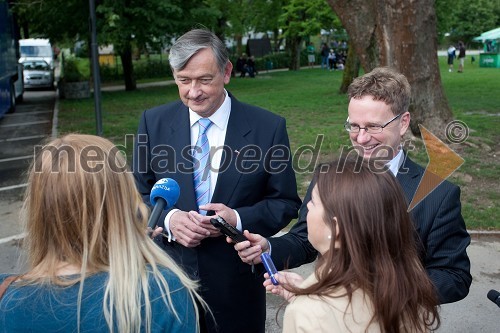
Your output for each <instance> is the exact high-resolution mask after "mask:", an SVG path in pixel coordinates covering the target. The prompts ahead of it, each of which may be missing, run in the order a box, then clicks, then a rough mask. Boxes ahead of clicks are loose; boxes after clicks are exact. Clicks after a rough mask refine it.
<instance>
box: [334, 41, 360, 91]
mask: <svg viewBox="0 0 500 333" xmlns="http://www.w3.org/2000/svg"><path fill="white" fill-rule="evenodd" d="M359 67H360V64H359V59H358V57H357V55H356V52H355V51H354V48H353V47H349V50H348V51H347V58H346V61H345V66H344V74H343V75H342V83H341V84H340V89H339V93H340V94H345V93H347V88H349V85H350V84H351V82H352V80H354V79H355V78H357V77H358V75H359Z"/></svg>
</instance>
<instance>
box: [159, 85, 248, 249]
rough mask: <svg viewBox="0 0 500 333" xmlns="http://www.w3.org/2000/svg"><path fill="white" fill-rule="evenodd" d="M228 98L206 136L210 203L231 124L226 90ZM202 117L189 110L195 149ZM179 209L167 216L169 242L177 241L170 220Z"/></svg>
mask: <svg viewBox="0 0 500 333" xmlns="http://www.w3.org/2000/svg"><path fill="white" fill-rule="evenodd" d="M224 92H225V94H226V97H225V98H224V102H222V105H221V106H220V107H219V108H218V109H217V111H215V112H214V114H213V115H211V116H210V117H208V119H210V120H211V121H212V123H213V125H212V126H210V128H209V129H208V130H207V132H206V135H207V138H208V142H209V144H210V192H209V197H208V202H211V201H212V196H213V194H214V189H215V185H216V184H217V177H218V175H219V167H220V162H221V158H222V152H223V149H222V148H223V146H224V142H225V140H226V131H227V124H228V122H229V115H230V114H231V98H230V97H229V95H228V93H227V91H226V90H224ZM200 118H201V117H200V116H199V115H198V114H197V113H196V112H194V111H193V110H191V109H189V125H190V128H191V131H190V133H191V147H193V148H194V147H195V145H196V141H197V139H198V132H199V126H198V120H199V119H200ZM178 210H179V209H172V210H171V211H170V212H168V214H167V216H165V229H166V232H167V234H168V241H169V242H170V241H171V240H174V241H175V237H174V236H173V235H172V234H171V232H170V218H171V217H172V215H173V214H174V213H175V212H177V211H178ZM233 211H234V212H235V213H236V219H237V222H236V228H237V229H238V230H240V231H241V230H242V225H241V219H240V215H239V214H238V212H237V211H236V210H233Z"/></svg>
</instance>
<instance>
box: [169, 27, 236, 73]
mask: <svg viewBox="0 0 500 333" xmlns="http://www.w3.org/2000/svg"><path fill="white" fill-rule="evenodd" d="M206 48H210V49H212V52H213V53H214V55H215V59H216V60H217V65H218V67H219V70H220V71H221V73H224V70H225V68H226V65H227V63H228V61H229V56H228V52H227V49H226V46H225V45H224V43H223V42H222V41H221V40H220V39H219V37H217V36H216V35H215V34H214V33H213V32H211V31H209V30H205V29H193V30H191V31H188V32H186V33H185V34H184V35H182V36H181V37H179V38H178V39H177V40H176V41H175V43H174V45H172V48H171V49H170V53H169V57H168V61H169V62H170V67H171V68H172V71H174V70H175V71H179V70H182V69H183V68H184V67H185V66H186V64H187V63H188V61H189V59H191V57H192V56H194V55H195V54H196V53H198V52H199V51H200V50H203V49H206Z"/></svg>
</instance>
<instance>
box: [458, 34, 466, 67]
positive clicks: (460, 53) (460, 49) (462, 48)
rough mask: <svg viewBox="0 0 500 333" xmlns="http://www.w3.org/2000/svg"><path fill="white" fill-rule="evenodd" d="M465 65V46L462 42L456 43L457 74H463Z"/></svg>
mask: <svg viewBox="0 0 500 333" xmlns="http://www.w3.org/2000/svg"><path fill="white" fill-rule="evenodd" d="M464 63H465V45H464V42H462V41H460V42H458V72H459V73H463V71H464Z"/></svg>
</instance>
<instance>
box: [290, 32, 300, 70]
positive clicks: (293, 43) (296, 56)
mask: <svg viewBox="0 0 500 333" xmlns="http://www.w3.org/2000/svg"><path fill="white" fill-rule="evenodd" d="M301 43H302V38H301V37H298V36H296V37H289V38H288V40H287V43H286V45H290V56H291V57H290V66H289V69H290V70H291V71H296V70H299V69H300V49H301Z"/></svg>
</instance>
